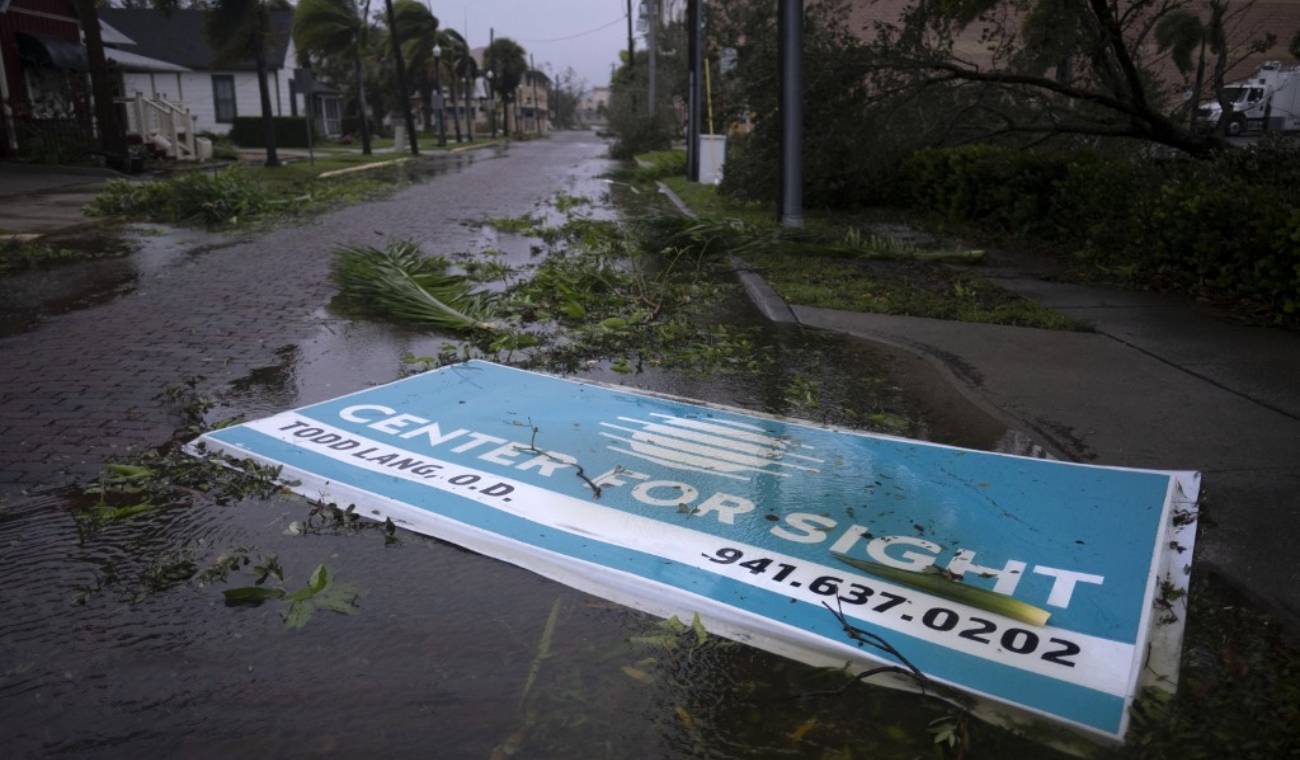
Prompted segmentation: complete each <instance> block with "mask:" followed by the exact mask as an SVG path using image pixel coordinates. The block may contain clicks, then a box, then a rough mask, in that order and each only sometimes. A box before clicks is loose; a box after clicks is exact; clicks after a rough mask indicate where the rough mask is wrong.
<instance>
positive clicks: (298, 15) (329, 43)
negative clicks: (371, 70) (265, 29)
mask: <svg viewBox="0 0 1300 760" xmlns="http://www.w3.org/2000/svg"><path fill="white" fill-rule="evenodd" d="M369 9H370V2H369V0H366V11H365V13H364V14H363V13H361V12H358V9H357V6H356V5H355V4H354V3H353V2H352V0H299V3H298V8H297V11H296V12H295V13H294V16H293V41H294V44H295V45H297V46H298V49H299V50H300V51H302V52H304V53H318V54H320V55H330V56H335V55H336V56H349V57H351V58H352V71H353V77H354V78H355V79H356V86H357V103H358V105H359V110H360V111H361V152H362V153H363V154H365V155H370V125H369V123H368V122H369V113H370V112H369V109H367V108H366V81H365V74H364V72H363V71H362V67H361V51H362V50H363V49H364V47H365V42H366V32H367V31H368V27H369V24H368V23H367V21H366V17H367V16H368V15H369Z"/></svg>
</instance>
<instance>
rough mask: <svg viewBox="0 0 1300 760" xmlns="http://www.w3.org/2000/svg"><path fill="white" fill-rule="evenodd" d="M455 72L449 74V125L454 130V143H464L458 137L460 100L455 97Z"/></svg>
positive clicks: (456, 88) (459, 136)
mask: <svg viewBox="0 0 1300 760" xmlns="http://www.w3.org/2000/svg"><path fill="white" fill-rule="evenodd" d="M459 89H460V88H459V87H457V86H456V72H454V71H453V72H451V125H452V126H453V127H455V128H456V142H457V143H461V142H464V139H463V138H462V137H461V135H460V99H459V98H457V97H456V91H457V90H459Z"/></svg>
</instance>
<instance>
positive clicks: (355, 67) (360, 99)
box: [352, 40, 370, 156]
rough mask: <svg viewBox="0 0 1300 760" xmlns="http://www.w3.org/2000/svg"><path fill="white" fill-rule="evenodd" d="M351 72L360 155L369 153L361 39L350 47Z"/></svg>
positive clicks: (367, 114)
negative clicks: (354, 86)
mask: <svg viewBox="0 0 1300 760" xmlns="http://www.w3.org/2000/svg"><path fill="white" fill-rule="evenodd" d="M352 52H353V56H352V73H353V74H354V75H355V76H356V78H357V110H358V111H360V112H361V155H363V156H368V155H370V109H368V108H366V77H365V74H364V72H363V71H362V69H361V41H360V40H358V41H357V42H356V44H355V46H354V47H353V48H352Z"/></svg>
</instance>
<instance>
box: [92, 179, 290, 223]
mask: <svg viewBox="0 0 1300 760" xmlns="http://www.w3.org/2000/svg"><path fill="white" fill-rule="evenodd" d="M270 200H271V198H270V196H269V195H268V194H267V192H266V191H265V190H264V189H263V188H262V186H261V185H259V184H258V183H257V182H256V181H255V180H253V179H252V178H251V177H249V176H248V175H247V174H245V173H244V172H243V171H242V170H241V169H240V168H239V167H237V166H232V167H230V168H228V169H223V170H222V171H219V172H213V173H209V172H203V171H192V172H186V173H185V174H181V175H179V176H176V177H173V178H171V179H166V180H159V181H155V182H133V181H131V180H124V179H114V180H109V181H108V182H106V183H105V184H104V189H103V190H101V191H100V193H99V195H97V196H95V199H94V200H93V201H91V202H90V204H89V205H88V206H87V207H86V213H88V214H90V215H91V216H122V217H128V218H132V219H144V220H148V221H155V222H172V223H177V222H196V221H197V222H200V223H202V224H206V225H209V226H214V225H218V224H225V223H228V222H233V221H236V220H237V219H239V218H240V217H244V216H249V215H253V214H257V213H259V212H261V211H264V210H266V208H267V207H268V205H269V204H270Z"/></svg>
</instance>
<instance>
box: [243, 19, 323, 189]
mask: <svg viewBox="0 0 1300 760" xmlns="http://www.w3.org/2000/svg"><path fill="white" fill-rule="evenodd" d="M257 14H258V20H257V37H256V39H255V40H254V43H253V62H254V63H255V64H256V65H257V93H258V95H259V96H260V97H261V100H262V138H263V140H264V141H265V145H266V165H267V166H279V165H280V155H279V154H278V153H276V150H275V121H274V120H273V115H272V113H271V89H270V87H268V86H267V84H266V29H265V27H263V26H262V14H261V12H260V10H259V11H258V12H257ZM311 127H312V125H311V122H310V121H309V122H308V123H307V129H311Z"/></svg>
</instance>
